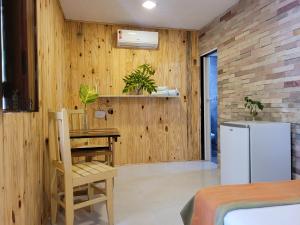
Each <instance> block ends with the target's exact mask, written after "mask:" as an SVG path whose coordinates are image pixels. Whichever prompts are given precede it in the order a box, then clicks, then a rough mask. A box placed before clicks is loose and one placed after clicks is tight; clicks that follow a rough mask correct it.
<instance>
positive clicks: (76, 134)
mask: <svg viewBox="0 0 300 225" xmlns="http://www.w3.org/2000/svg"><path fill="white" fill-rule="evenodd" d="M120 136H121V135H120V132H119V130H118V129H117V128H101V129H87V130H70V138H99V137H114V138H117V137H120Z"/></svg>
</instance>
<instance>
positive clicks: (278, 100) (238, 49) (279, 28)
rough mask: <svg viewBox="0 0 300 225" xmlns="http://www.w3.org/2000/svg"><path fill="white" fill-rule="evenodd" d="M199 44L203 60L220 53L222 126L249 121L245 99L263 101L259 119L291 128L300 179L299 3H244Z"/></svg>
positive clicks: (207, 30) (289, 0) (252, 0)
mask: <svg viewBox="0 0 300 225" xmlns="http://www.w3.org/2000/svg"><path fill="white" fill-rule="evenodd" d="M199 39H200V44H199V45H200V53H201V54H204V53H205V52H208V51H210V50H211V49H214V48H217V49H218V56H219V62H218V63H219V69H218V70H219V71H218V73H219V76H218V87H219V123H220V122H223V121H228V120H241V119H242V120H243V119H246V118H247V119H250V117H249V116H248V113H247V112H246V111H245V110H244V106H243V98H244V97H245V96H251V97H253V98H255V99H259V100H261V101H262V102H263V103H264V105H265V109H264V112H263V113H260V114H259V119H263V120H271V121H284V122H291V123H292V143H293V145H292V149H293V171H294V173H295V175H296V174H299V175H300V0H272V1H271V0H241V1H240V3H238V4H237V5H236V6H234V7H233V8H231V9H230V10H229V11H228V12H227V13H225V14H224V15H222V16H221V17H219V18H217V19H215V20H214V21H213V22H212V23H210V24H209V25H207V26H206V27H205V28H204V29H202V30H201V31H200V34H199Z"/></svg>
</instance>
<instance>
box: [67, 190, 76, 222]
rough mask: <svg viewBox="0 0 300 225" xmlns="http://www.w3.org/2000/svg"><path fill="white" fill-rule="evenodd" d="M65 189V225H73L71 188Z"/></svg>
mask: <svg viewBox="0 0 300 225" xmlns="http://www.w3.org/2000/svg"><path fill="white" fill-rule="evenodd" d="M69 189H70V190H68V188H66V189H65V206H66V207H65V220H66V225H73V224H74V199H73V188H72V189H71V188H69Z"/></svg>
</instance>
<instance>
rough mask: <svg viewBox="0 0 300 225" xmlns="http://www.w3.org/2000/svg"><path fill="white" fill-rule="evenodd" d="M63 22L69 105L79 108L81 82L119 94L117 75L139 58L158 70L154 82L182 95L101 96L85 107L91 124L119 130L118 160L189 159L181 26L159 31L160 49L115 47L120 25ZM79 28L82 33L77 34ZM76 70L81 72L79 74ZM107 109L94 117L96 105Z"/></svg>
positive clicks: (138, 62) (125, 71)
mask: <svg viewBox="0 0 300 225" xmlns="http://www.w3.org/2000/svg"><path fill="white" fill-rule="evenodd" d="M66 25H67V29H66V30H67V32H68V34H67V35H66V40H65V41H66V46H68V47H69V48H70V49H74V51H75V52H77V53H75V54H74V53H72V52H66V59H65V60H66V61H68V60H69V61H70V62H71V63H70V64H71V67H66V76H67V78H66V80H68V81H69V82H70V83H71V84H67V86H68V87H70V91H69V92H68V94H69V95H68V97H67V99H69V101H68V103H67V105H68V107H71V108H74V107H75V106H79V107H82V105H81V104H80V102H79V98H78V90H79V86H80V83H83V82H85V83H87V84H90V85H95V84H97V85H98V86H99V91H100V94H102V95H120V94H122V89H123V87H124V82H123V81H122V78H123V77H124V76H125V75H127V74H128V73H130V72H131V71H132V70H133V69H135V68H136V67H137V66H138V65H141V64H143V63H149V64H151V65H153V66H154V67H155V68H156V69H157V73H156V75H155V77H154V78H155V79H156V80H157V83H158V84H159V85H168V86H169V87H177V88H179V90H180V91H181V93H182V94H183V96H182V97H181V98H178V99H172V100H171V99H169V100H166V99H148V98H130V99H123V98H122V99H111V98H106V99H101V100H100V101H99V102H98V103H97V104H93V105H92V106H91V107H89V110H88V111H89V119H90V120H91V121H93V122H92V124H93V126H94V127H99V126H100V127H109V126H110V127H112V126H113V127H117V128H119V129H120V131H121V134H122V137H121V138H120V140H119V143H118V144H117V148H116V149H117V156H116V158H117V163H118V164H127V163H145V162H160V161H170V160H171V161H174V160H176V161H180V160H187V159H190V160H191V159H192V158H193V157H192V155H193V154H192V153H189V151H190V150H187V138H188V137H187V125H186V123H187V108H186V107H187V104H188V102H187V101H186V99H185V98H184V96H186V93H187V90H186V88H187V82H188V80H187V73H186V43H185V37H186V31H179V30H159V33H160V46H159V49H158V50H141V49H122V48H116V40H115V37H116V32H117V29H119V28H124V27H121V26H116V25H100V24H85V23H76V22H67V23H66ZM126 28H128V27H126ZM78 29H80V33H81V37H76V33H78ZM83 42H84V43H83ZM82 49H84V50H82ZM81 52H84V53H83V54H80V53H81ZM78 53H79V54H78ZM83 62H84V63H83ZM82 63H83V64H82ZM74 64H76V65H74ZM91 72H92V74H90V73H91ZM78 74H85V75H86V76H85V77H84V79H81V77H80V75H78ZM87 74H89V75H87ZM77 77H78V79H76V78H77ZM109 108H112V109H113V110H114V113H113V114H112V115H107V118H106V120H104V119H95V118H94V112H95V110H97V109H106V110H107V109H109ZM175 140H176V141H175ZM179 140H180V141H179ZM195 142H199V140H196V141H195ZM159 144H160V145H159ZM196 151H198V150H196ZM198 154H199V153H198ZM197 158H198V159H199V155H198V156H197V155H196V156H194V159H197Z"/></svg>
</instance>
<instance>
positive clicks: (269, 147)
mask: <svg viewBox="0 0 300 225" xmlns="http://www.w3.org/2000/svg"><path fill="white" fill-rule="evenodd" d="M290 135H291V131H290V124H287V123H269V124H267V125H263V124H253V125H251V126H250V146H251V154H250V157H251V183H256V182H272V181H283V180H290V179H291V168H292V165H291V161H292V159H291V136H290Z"/></svg>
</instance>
